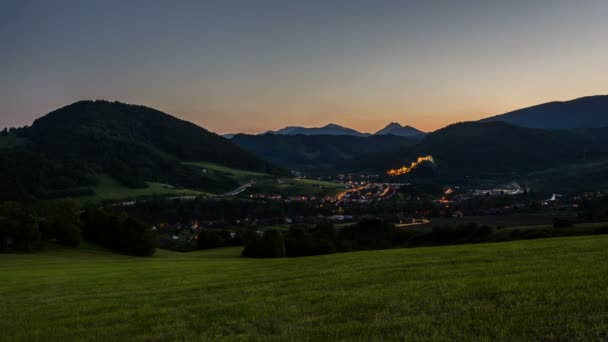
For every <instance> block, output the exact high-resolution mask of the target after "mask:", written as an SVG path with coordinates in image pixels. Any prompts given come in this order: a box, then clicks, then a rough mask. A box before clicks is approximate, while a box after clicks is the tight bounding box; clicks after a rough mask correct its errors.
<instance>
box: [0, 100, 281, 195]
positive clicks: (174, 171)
mask: <svg viewBox="0 0 608 342" xmlns="http://www.w3.org/2000/svg"><path fill="white" fill-rule="evenodd" d="M19 135H20V136H21V137H23V138H25V139H27V140H28V141H29V143H28V144H25V146H24V147H22V148H17V149H4V150H3V151H2V154H1V155H0V158H2V159H3V160H4V163H3V165H2V166H1V167H0V181H2V183H5V184H11V183H13V184H14V186H13V187H16V188H17V189H16V190H15V191H17V192H23V193H27V194H32V193H34V194H38V195H39V194H41V193H42V192H45V191H51V192H53V191H60V192H61V191H65V190H66V189H70V188H76V187H83V186H90V185H92V184H95V183H96V181H97V179H98V176H99V175H100V174H109V175H110V176H112V177H113V178H115V179H117V180H118V181H120V182H121V183H122V184H124V185H126V186H129V187H133V188H137V187H146V186H147V182H158V183H166V184H171V185H174V186H179V187H189V188H194V189H202V190H215V189H213V188H214V187H216V186H217V188H218V189H221V188H223V187H232V186H233V185H235V184H228V183H229V182H228V183H226V184H224V186H222V184H217V183H215V182H214V181H213V180H209V179H206V178H205V177H204V175H201V172H200V170H198V169H196V168H193V167H190V166H188V165H184V164H183V162H184V161H207V162H214V163H218V164H222V165H226V166H231V167H235V168H240V169H245V170H253V171H260V172H269V173H280V172H282V170H281V169H279V168H277V167H274V166H273V165H271V164H269V163H268V162H266V161H264V160H262V159H260V158H258V157H256V156H254V155H252V154H251V153H248V152H246V151H244V150H242V149H241V148H239V147H238V146H236V145H234V144H232V143H231V142H230V141H229V140H227V139H224V138H222V137H220V136H218V135H216V134H213V133H211V132H208V131H207V130H205V129H203V128H201V127H198V126H196V125H194V124H192V123H190V122H187V121H183V120H180V119H177V118H175V117H172V116H170V115H168V114H165V113H162V112H160V111H157V110H154V109H151V108H147V107H144V106H136V105H127V104H123V103H118V102H107V101H80V102H76V103H74V104H71V105H69V106H66V107H63V108H61V109H58V110H56V111H53V112H51V113H49V114H48V115H46V116H44V117H42V118H40V119H38V120H36V121H35V122H34V124H33V125H32V126H31V127H29V128H26V129H23V130H21V131H20V132H19Z"/></svg>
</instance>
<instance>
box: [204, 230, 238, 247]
mask: <svg viewBox="0 0 608 342" xmlns="http://www.w3.org/2000/svg"><path fill="white" fill-rule="evenodd" d="M196 242H197V247H198V249H210V248H218V247H224V246H229V245H230V233H228V237H226V236H225V234H222V233H221V232H217V231H209V230H202V231H201V232H200V233H199V234H198V236H197V237H196Z"/></svg>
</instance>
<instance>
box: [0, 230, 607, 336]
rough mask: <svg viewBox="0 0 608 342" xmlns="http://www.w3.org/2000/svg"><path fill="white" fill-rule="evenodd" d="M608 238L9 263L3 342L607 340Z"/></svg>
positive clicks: (0, 292) (57, 253)
mask: <svg viewBox="0 0 608 342" xmlns="http://www.w3.org/2000/svg"><path fill="white" fill-rule="evenodd" d="M607 247H608V237H576V238H559V239H547V240H534V241H521V242H510V243H496V244H480V245H463V246H449V247H435V248H416V249H398V250H386V251H374V252H357V253H346V254H339V255H328V256H319V257H308V258H298V259H274V260H249V259H240V258H235V257H236V256H238V253H239V249H238V248H237V249H234V248H229V249H221V250H213V251H207V252H195V253H189V254H177V253H172V252H166V251H160V252H159V254H158V255H157V256H156V257H154V258H148V259H144V258H132V257H126V256H118V255H113V254H109V253H107V252H104V251H100V250H94V249H80V250H66V249H57V250H51V251H47V252H43V253H40V254H34V255H31V254H28V255H0V279H2V281H1V282H0V298H1V300H2V303H3V305H2V306H0V317H1V318H2V319H0V334H2V335H0V340H11V341H18V340H36V339H39V340H57V341H63V340H74V339H86V340H100V341H101V340H104V341H107V340H113V341H118V340H140V341H144V340H155V341H163V340H218V339H225V340H234V339H243V340H247V339H259V338H264V339H268V340H277V341H278V340H281V341H283V340H293V339H315V340H319V339H321V340H337V339H342V340H369V339H376V340H378V339H380V340H385V339H399V338H407V339H410V340H430V339H433V340H454V339H456V340H472V339H475V340H522V339H528V340H530V339H536V340H538V339H541V340H564V341H566V340H598V339H606V338H607V337H608V300H607V299H608V290H607V288H606V283H607V281H608V263H606V262H605V261H606V259H607V257H608V248H607Z"/></svg>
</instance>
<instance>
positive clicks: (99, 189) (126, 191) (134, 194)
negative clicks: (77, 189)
mask: <svg viewBox="0 0 608 342" xmlns="http://www.w3.org/2000/svg"><path fill="white" fill-rule="evenodd" d="M92 189H93V191H95V195H93V196H80V197H73V198H72V199H73V200H75V201H77V202H79V203H83V204H84V203H98V202H102V201H108V200H128V199H136V198H142V197H152V196H202V195H208V194H207V193H205V192H202V191H196V190H190V189H178V188H174V187H173V186H171V185H167V184H161V183H153V182H150V183H148V187H147V188H143V189H132V188H128V187H126V186H124V185H122V184H120V183H119V182H118V181H117V180H115V179H113V178H112V177H110V176H107V175H102V176H100V178H99V184H97V186H95V187H93V188H92Z"/></svg>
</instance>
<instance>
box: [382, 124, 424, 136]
mask: <svg viewBox="0 0 608 342" xmlns="http://www.w3.org/2000/svg"><path fill="white" fill-rule="evenodd" d="M425 134H426V133H425V132H423V131H421V130H419V129H416V128H414V127H412V126H401V125H400V124H398V123H396V122H391V123H390V124H388V125H387V126H386V127H384V128H383V129H381V130H379V131H378V132H376V133H374V135H398V136H401V137H417V138H422V137H423V136H424V135H425Z"/></svg>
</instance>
